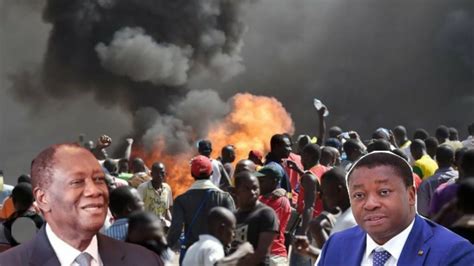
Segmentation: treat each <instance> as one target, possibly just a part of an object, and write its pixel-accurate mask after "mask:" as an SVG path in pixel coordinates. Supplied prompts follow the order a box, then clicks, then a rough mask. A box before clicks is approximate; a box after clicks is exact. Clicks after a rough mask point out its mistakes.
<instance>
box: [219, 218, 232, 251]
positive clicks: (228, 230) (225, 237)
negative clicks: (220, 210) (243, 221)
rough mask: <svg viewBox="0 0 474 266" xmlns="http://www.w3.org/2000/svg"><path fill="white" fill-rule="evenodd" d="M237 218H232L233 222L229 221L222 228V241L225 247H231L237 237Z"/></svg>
mask: <svg viewBox="0 0 474 266" xmlns="http://www.w3.org/2000/svg"><path fill="white" fill-rule="evenodd" d="M235 223H236V222H235V218H234V217H232V220H231V221H227V222H226V223H225V224H224V225H223V226H221V227H220V229H221V232H220V235H221V239H220V240H221V241H222V244H223V245H224V246H227V245H229V244H230V243H231V242H232V240H233V239H234V236H235Z"/></svg>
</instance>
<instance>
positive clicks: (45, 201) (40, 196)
mask: <svg viewBox="0 0 474 266" xmlns="http://www.w3.org/2000/svg"><path fill="white" fill-rule="evenodd" d="M33 195H34V196H35V199H36V204H37V205H38V207H39V208H40V209H41V211H42V212H50V211H51V207H50V206H49V201H50V198H49V196H48V195H47V194H46V193H45V192H44V190H43V189H41V188H39V187H35V188H34V189H33Z"/></svg>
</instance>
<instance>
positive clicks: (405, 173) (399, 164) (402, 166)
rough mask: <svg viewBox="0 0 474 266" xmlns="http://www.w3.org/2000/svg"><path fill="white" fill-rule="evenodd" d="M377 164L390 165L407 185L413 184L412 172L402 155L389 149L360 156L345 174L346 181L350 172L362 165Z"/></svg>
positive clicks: (371, 166)
mask: <svg viewBox="0 0 474 266" xmlns="http://www.w3.org/2000/svg"><path fill="white" fill-rule="evenodd" d="M377 166H389V167H391V168H392V169H393V170H394V171H395V172H396V173H397V174H398V175H399V176H400V177H401V178H402V179H403V182H404V183H405V185H406V186H407V187H411V186H413V172H412V169H411V167H410V165H409V164H408V163H407V162H406V161H405V159H403V158H402V157H400V156H398V155H395V154H394V153H392V152H389V151H374V152H371V153H369V154H367V155H364V156H362V157H361V158H360V159H359V160H358V161H357V162H356V163H355V164H354V165H353V166H352V168H351V170H350V171H349V173H348V174H347V182H348V183H349V179H350V177H351V175H352V173H353V172H354V171H355V170H356V169H358V168H362V167H367V168H369V169H370V168H374V167H377Z"/></svg>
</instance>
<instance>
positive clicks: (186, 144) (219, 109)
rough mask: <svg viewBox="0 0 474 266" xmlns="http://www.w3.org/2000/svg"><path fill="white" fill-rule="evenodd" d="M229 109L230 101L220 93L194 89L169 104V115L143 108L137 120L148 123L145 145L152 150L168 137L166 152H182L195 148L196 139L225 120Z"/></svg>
mask: <svg viewBox="0 0 474 266" xmlns="http://www.w3.org/2000/svg"><path fill="white" fill-rule="evenodd" d="M229 111H230V104H229V103H228V102H225V101H223V100H222V99H221V98H220V96H219V95H218V94H217V92H215V91H213V90H203V91H196V90H194V91H190V92H189V93H188V94H187V95H186V96H185V97H184V98H183V99H182V100H180V101H179V102H177V103H176V104H175V105H172V106H170V107H169V112H168V113H169V114H160V113H158V112H157V111H156V110H155V109H153V108H143V109H139V110H138V111H137V112H136V114H135V121H137V122H138V123H137V124H138V125H145V126H144V129H146V130H145V131H144V132H145V134H144V135H143V144H144V147H145V148H147V149H148V150H151V149H153V148H154V146H155V144H156V141H159V140H166V141H165V143H164V145H165V146H164V148H165V151H166V153H168V154H179V153H183V152H187V151H189V150H191V149H193V148H194V146H193V144H194V141H195V140H196V139H199V138H203V137H205V136H206V135H207V133H208V132H209V130H212V128H210V126H211V123H212V122H215V121H216V120H219V119H222V118H223V117H224V116H225V115H226V114H227V113H228V112H229ZM150 122H151V123H150Z"/></svg>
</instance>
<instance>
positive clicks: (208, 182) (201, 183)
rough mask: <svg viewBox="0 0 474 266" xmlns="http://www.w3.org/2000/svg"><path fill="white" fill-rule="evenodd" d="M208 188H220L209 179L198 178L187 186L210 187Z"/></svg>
mask: <svg viewBox="0 0 474 266" xmlns="http://www.w3.org/2000/svg"><path fill="white" fill-rule="evenodd" d="M210 188H213V189H216V190H220V189H219V188H218V187H217V186H216V185H214V183H212V181H211V180H210V179H200V180H196V181H194V183H193V185H192V186H191V187H190V188H189V190H192V189H210Z"/></svg>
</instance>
